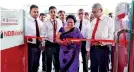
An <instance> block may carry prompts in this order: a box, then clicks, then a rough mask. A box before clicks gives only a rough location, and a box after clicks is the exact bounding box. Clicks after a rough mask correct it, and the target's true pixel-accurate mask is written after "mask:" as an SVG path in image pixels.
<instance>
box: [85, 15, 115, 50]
mask: <svg viewBox="0 0 134 72" xmlns="http://www.w3.org/2000/svg"><path fill="white" fill-rule="evenodd" d="M95 24H96V19H94V20H93V21H92V22H91V29H92V32H93V30H94V27H95ZM88 38H91V35H89V36H88ZM95 39H101V40H113V39H114V20H113V19H112V18H110V17H108V16H106V15H102V16H101V17H100V21H99V25H98V28H97V31H96V34H95ZM102 44H103V45H107V44H111V43H105V42H102ZM87 47H88V48H90V45H87Z"/></svg>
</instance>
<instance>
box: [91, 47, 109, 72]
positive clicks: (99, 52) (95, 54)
mask: <svg viewBox="0 0 134 72" xmlns="http://www.w3.org/2000/svg"><path fill="white" fill-rule="evenodd" d="M108 53H109V47H108V46H91V49H90V58H91V72H108V66H107V65H108V58H109V55H108Z"/></svg>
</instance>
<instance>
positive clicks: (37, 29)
mask: <svg viewBox="0 0 134 72" xmlns="http://www.w3.org/2000/svg"><path fill="white" fill-rule="evenodd" d="M35 25H36V37H40V32H39V26H38V22H37V20H35ZM36 44H37V46H39V44H40V41H39V39H37V38H36Z"/></svg>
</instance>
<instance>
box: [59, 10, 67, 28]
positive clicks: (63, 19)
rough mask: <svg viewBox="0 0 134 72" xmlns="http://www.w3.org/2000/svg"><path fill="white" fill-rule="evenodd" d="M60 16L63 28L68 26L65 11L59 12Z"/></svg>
mask: <svg viewBox="0 0 134 72" xmlns="http://www.w3.org/2000/svg"><path fill="white" fill-rule="evenodd" d="M58 15H59V18H60V20H61V21H62V25H63V27H64V26H66V20H65V11H63V10H60V11H59V12H58Z"/></svg>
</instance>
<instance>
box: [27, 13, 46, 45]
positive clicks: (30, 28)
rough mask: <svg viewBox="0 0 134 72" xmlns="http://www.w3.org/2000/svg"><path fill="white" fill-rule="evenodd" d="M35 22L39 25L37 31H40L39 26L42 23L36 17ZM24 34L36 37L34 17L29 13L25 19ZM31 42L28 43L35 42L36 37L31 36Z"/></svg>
mask: <svg viewBox="0 0 134 72" xmlns="http://www.w3.org/2000/svg"><path fill="white" fill-rule="evenodd" d="M37 23H38V27H39V31H41V27H42V25H43V23H42V22H41V21H40V20H39V19H38V18H37ZM25 36H34V37H36V24H35V19H34V18H33V17H32V16H31V15H30V14H29V15H28V16H27V17H26V20H25ZM32 40H33V41H32V42H30V41H28V42H29V43H33V44H36V38H32Z"/></svg>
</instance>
